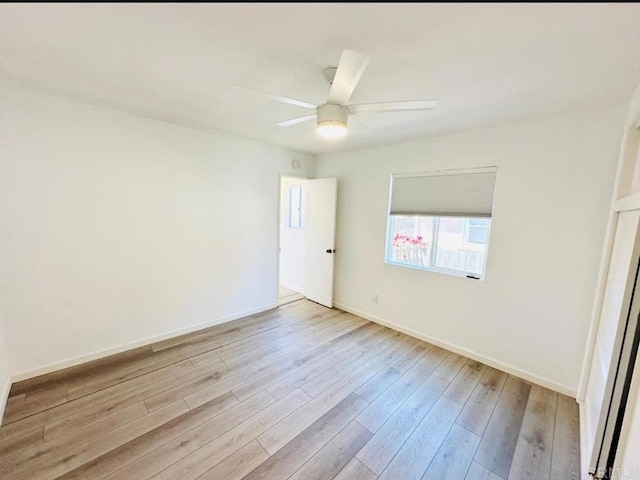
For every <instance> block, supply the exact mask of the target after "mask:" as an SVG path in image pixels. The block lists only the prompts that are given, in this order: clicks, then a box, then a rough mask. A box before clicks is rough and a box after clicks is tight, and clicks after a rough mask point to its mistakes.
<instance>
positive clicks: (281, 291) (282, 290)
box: [278, 285, 304, 305]
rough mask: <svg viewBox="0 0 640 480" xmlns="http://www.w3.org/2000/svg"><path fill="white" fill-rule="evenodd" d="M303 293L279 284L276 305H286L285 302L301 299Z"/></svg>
mask: <svg viewBox="0 0 640 480" xmlns="http://www.w3.org/2000/svg"><path fill="white" fill-rule="evenodd" d="M303 298H304V295H302V294H301V293H300V292H296V291H295V290H291V289H290V288H287V287H283V286H282V285H280V286H279V287H278V305H286V304H287V303H292V302H295V301H297V300H302V299H303Z"/></svg>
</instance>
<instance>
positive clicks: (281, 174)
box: [274, 171, 313, 307]
mask: <svg viewBox="0 0 640 480" xmlns="http://www.w3.org/2000/svg"><path fill="white" fill-rule="evenodd" d="M284 178H295V179H299V180H303V181H309V180H313V179H312V178H310V177H306V176H304V175H296V174H294V173H287V172H282V171H281V172H279V173H278V193H277V195H276V197H277V203H276V205H277V208H278V214H277V217H276V218H277V219H278V221H277V223H278V227H277V229H276V231H277V235H276V238H277V243H276V278H275V286H276V288H275V292H276V297H275V300H274V303H275V304H276V305H278V302H279V298H278V297H279V296H280V294H279V290H280V240H281V238H280V229H281V228H282V222H284V220H285V219H284V218H282V208H281V202H282V183H283V179H284ZM307 195H308V192H307ZM308 208H309V205H308V202H307V209H308ZM305 213H306V212H305ZM305 235H306V233H305ZM305 257H306V252H305ZM305 263H306V262H305ZM301 293H302V294H303V295H304V292H301ZM279 306H280V305H278V307H279Z"/></svg>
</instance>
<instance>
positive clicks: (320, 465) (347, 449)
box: [289, 422, 372, 480]
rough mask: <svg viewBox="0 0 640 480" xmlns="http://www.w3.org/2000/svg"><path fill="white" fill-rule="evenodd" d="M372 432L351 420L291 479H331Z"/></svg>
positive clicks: (367, 439)
mask: <svg viewBox="0 0 640 480" xmlns="http://www.w3.org/2000/svg"><path fill="white" fill-rule="evenodd" d="M371 435H372V433H371V432H370V431H369V430H367V429H366V428H364V427H363V426H362V425H360V424H359V423H358V422H351V423H349V425H347V426H346V427H345V428H344V429H343V430H342V431H341V432H340V433H338V435H336V436H335V437H334V438H333V439H332V440H331V441H330V442H329V443H327V444H326V445H325V446H324V447H322V449H321V450H320V451H319V452H318V453H316V454H315V455H314V456H313V457H312V458H311V460H309V461H308V462H307V463H305V464H304V465H303V466H302V467H301V468H300V470H298V471H297V472H296V473H295V474H293V475H292V476H291V477H289V478H290V479H291V480H331V479H333V478H335V477H336V475H337V474H338V473H339V472H340V470H342V469H343V468H344V467H345V466H346V465H347V463H349V461H350V460H351V459H352V458H353V457H354V455H355V454H356V453H357V452H358V450H360V449H361V448H362V446H363V445H364V444H365V443H367V441H369V439H370V438H371Z"/></svg>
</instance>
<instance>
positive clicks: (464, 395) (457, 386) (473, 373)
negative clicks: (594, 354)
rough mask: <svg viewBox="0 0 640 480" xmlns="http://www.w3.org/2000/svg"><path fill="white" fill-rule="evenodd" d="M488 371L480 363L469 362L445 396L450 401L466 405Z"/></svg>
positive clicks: (450, 385)
mask: <svg viewBox="0 0 640 480" xmlns="http://www.w3.org/2000/svg"><path fill="white" fill-rule="evenodd" d="M486 369H487V367H486V365H483V364H482V363H480V362H476V361H475V360H467V361H466V362H465V364H464V365H463V366H462V368H461V369H460V371H459V372H458V374H457V375H456V376H455V378H454V379H453V380H452V382H451V383H450V384H449V386H448V387H447V389H446V390H445V392H444V393H443V395H444V396H445V397H446V398H448V399H449V400H453V401H454V402H456V403H459V404H460V405H465V404H466V403H467V400H469V396H470V395H471V392H473V390H474V389H475V388H476V385H477V384H478V382H479V381H480V378H481V377H482V375H483V374H484V372H485V370H486Z"/></svg>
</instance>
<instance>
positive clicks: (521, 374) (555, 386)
mask: <svg viewBox="0 0 640 480" xmlns="http://www.w3.org/2000/svg"><path fill="white" fill-rule="evenodd" d="M334 306H335V307H336V308H339V309H340V310H344V311H345V312H349V313H353V314H354V315H357V316H359V317H362V318H366V319H367V320H371V321H372V322H375V323H379V324H380V325H384V326H385V327H389V328H391V329H393V330H397V331H398V332H402V333H405V334H407V335H409V336H411V337H415V338H419V339H420V340H424V341H425V342H429V343H433V344H434V345H437V346H439V347H442V348H444V349H446V350H449V351H451V352H454V353H457V354H459V355H463V356H465V357H468V358H471V359H473V360H476V361H478V362H481V363H484V364H485V365H489V366H490V367H493V368H497V369H498V370H501V371H503V372H506V373H509V374H510V375H514V376H516V377H518V378H522V379H523V380H526V381H528V382H531V383H535V384H537V385H540V386H542V387H545V388H548V389H549V390H553V391H554V392H559V393H562V394H563V395H568V396H570V397H572V398H576V393H577V391H576V390H575V389H574V388H570V387H568V386H566V385H561V384H559V383H556V382H554V381H553V380H549V379H547V378H543V377H539V376H537V375H535V374H533V373H530V372H527V371H524V370H521V369H519V368H517V367H514V366H512V365H508V364H506V363H503V362H500V361H499V360H495V359H493V358H490V357H487V356H484V355H482V354H480V353H477V352H474V351H472V350H467V349H466V348H463V347H459V346H457V345H453V344H451V343H448V342H445V341H443V340H440V339H438V338H434V337H431V336H429V335H426V334H424V333H421V332H418V331H416V330H413V329H411V328H407V327H404V326H402V325H399V324H397V323H394V322H390V321H389V320H385V319H383V318H380V317H377V316H375V315H371V314H370V313H367V312H363V311H361V310H358V309H356V308H352V307H349V306H348V305H343V304H340V303H336V304H335V305H334Z"/></svg>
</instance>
